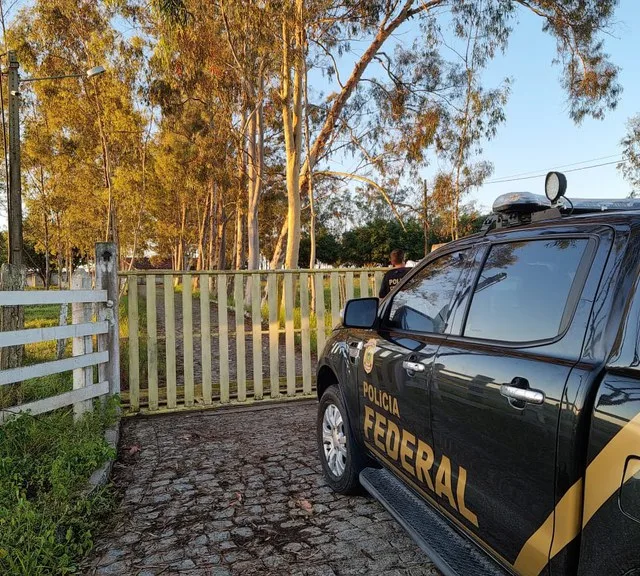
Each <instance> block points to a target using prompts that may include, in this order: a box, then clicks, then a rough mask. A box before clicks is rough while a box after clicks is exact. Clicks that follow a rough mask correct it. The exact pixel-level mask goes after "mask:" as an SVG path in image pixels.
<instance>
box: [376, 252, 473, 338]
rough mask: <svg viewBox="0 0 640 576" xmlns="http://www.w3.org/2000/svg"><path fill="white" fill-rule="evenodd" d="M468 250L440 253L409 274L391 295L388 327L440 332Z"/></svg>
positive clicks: (445, 320)
mask: <svg viewBox="0 0 640 576" xmlns="http://www.w3.org/2000/svg"><path fill="white" fill-rule="evenodd" d="M468 254H469V251H468V250H462V251H458V252H453V253H451V254H447V255H445V256H442V257H441V258H438V259H437V260H434V261H433V262H429V264H427V265H426V266H425V267H424V268H423V269H422V270H420V271H419V272H418V273H417V274H416V275H415V276H413V278H410V279H409V280H408V281H407V282H406V283H405V284H404V286H402V288H401V289H400V290H399V291H398V292H397V293H396V295H395V296H394V297H393V302H392V303H391V311H390V313H389V316H388V321H387V327H389V328H395V329H398V330H409V331H411V332H421V333H435V334H442V333H443V332H444V331H445V328H446V327H447V322H448V320H449V315H450V313H451V307H450V306H451V302H452V299H453V295H454V293H455V289H456V284H457V283H458V279H459V278H460V274H461V273H462V270H463V269H464V267H465V265H466V262H467V259H466V257H467V256H468Z"/></svg>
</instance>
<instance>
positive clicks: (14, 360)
mask: <svg viewBox="0 0 640 576" xmlns="http://www.w3.org/2000/svg"><path fill="white" fill-rule="evenodd" d="M25 283H26V272H25V269H24V268H23V267H20V266H16V265H15V264H3V265H2V268H1V269H0V291H2V290H24V286H25ZM1 304H2V300H1V299H0V305H1ZM23 327H24V308H23V307H22V306H2V307H1V308H0V332H8V331H10V330H20V329H21V328H23ZM23 356H24V346H8V347H6V348H0V370H6V369H7V368H17V367H18V366H22V359H23Z"/></svg>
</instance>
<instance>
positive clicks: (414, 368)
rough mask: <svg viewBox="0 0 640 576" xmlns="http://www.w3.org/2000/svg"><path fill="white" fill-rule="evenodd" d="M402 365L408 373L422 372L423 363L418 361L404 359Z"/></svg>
mask: <svg viewBox="0 0 640 576" xmlns="http://www.w3.org/2000/svg"><path fill="white" fill-rule="evenodd" d="M402 367H403V368H404V369H405V370H406V371H407V372H409V374H412V373H414V372H424V364H421V363H420V362H409V361H407V360H405V361H404V362H403V363H402Z"/></svg>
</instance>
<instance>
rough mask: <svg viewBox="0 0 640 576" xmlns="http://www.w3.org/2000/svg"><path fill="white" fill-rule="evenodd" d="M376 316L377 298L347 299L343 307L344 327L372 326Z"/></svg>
mask: <svg viewBox="0 0 640 576" xmlns="http://www.w3.org/2000/svg"><path fill="white" fill-rule="evenodd" d="M377 317H378V299H377V298H356V299H355V300H349V301H348V302H347V305H346V306H345V308H344V319H343V325H344V327H345V328H373V326H374V324H375V323H376V319H377Z"/></svg>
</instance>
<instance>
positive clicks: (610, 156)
mask: <svg viewBox="0 0 640 576" xmlns="http://www.w3.org/2000/svg"><path fill="white" fill-rule="evenodd" d="M619 156H621V154H620V153H618V154H610V155H609V156H600V157H598V158H591V159H590V160H582V161H581V162H572V163H571V164H562V165H561V166H555V167H554V168H548V169H546V170H545V169H543V168H540V169H538V170H528V171H527V172H518V173H517V174H507V175H506V176H501V177H499V178H494V180H492V182H493V181H496V180H504V179H506V178H516V177H518V176H529V175H530V174H537V173H538V172H543V171H544V173H545V174H546V173H547V172H549V170H557V169H559V168H569V167H570V166H579V165H580V164H588V163H589V162H599V161H600V160H609V158H618V157H619Z"/></svg>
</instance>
